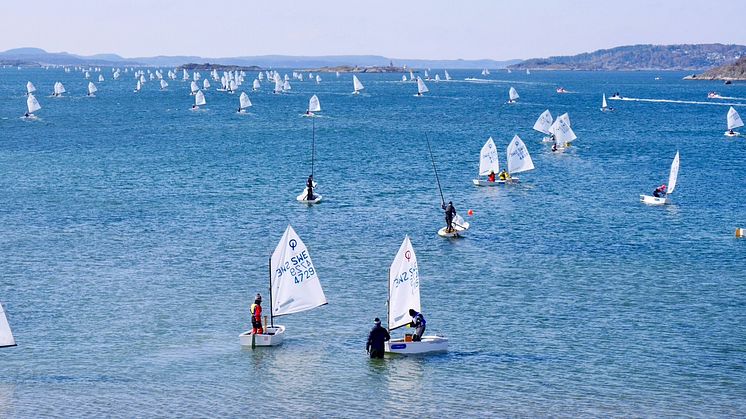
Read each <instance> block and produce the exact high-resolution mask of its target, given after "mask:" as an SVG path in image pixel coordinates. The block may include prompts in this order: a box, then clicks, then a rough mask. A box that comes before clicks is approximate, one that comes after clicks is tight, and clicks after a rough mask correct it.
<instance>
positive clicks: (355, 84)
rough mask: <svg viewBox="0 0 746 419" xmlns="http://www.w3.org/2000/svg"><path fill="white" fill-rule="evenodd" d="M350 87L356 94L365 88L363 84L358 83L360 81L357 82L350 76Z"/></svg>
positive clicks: (355, 78) (354, 77)
mask: <svg viewBox="0 0 746 419" xmlns="http://www.w3.org/2000/svg"><path fill="white" fill-rule="evenodd" d="M352 87H353V89H354V90H355V91H356V92H359V91H361V90H363V89H365V87H364V86H363V84H362V83H360V80H358V78H357V76H355V75H353V76H352Z"/></svg>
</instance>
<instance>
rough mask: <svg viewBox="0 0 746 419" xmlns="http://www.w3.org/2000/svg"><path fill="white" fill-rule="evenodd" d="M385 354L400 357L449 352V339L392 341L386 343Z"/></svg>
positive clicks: (424, 337) (427, 337)
mask: <svg viewBox="0 0 746 419" xmlns="http://www.w3.org/2000/svg"><path fill="white" fill-rule="evenodd" d="M385 352H386V353H390V354H400V355H422V354H431V353H438V352H448V339H447V338H444V337H442V336H423V337H422V340H421V341H419V342H405V341H404V339H392V340H390V341H388V342H386V348H385Z"/></svg>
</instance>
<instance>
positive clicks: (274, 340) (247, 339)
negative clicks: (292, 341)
mask: <svg viewBox="0 0 746 419" xmlns="http://www.w3.org/2000/svg"><path fill="white" fill-rule="evenodd" d="M238 338H239V340H240V341H241V346H250V347H255V346H280V345H282V341H283V340H284V339H285V326H281V325H277V326H274V327H268V328H267V330H266V331H265V333H262V334H256V335H255V334H253V333H251V331H250V330H248V331H246V332H243V333H241V334H240V335H238Z"/></svg>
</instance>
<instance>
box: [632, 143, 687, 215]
mask: <svg viewBox="0 0 746 419" xmlns="http://www.w3.org/2000/svg"><path fill="white" fill-rule="evenodd" d="M678 178H679V152H678V151H677V152H676V156H674V158H673V162H671V171H670V172H669V173H668V187H667V189H666V190H665V195H664V196H650V195H640V202H642V203H645V204H648V205H665V204H670V203H671V199H670V198H669V197H668V196H669V195H671V194H672V193H673V191H674V189H675V188H676V181H677V180H678ZM664 186H665V185H664Z"/></svg>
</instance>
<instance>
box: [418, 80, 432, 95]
mask: <svg viewBox="0 0 746 419" xmlns="http://www.w3.org/2000/svg"><path fill="white" fill-rule="evenodd" d="M429 91H430V89H428V88H427V86H426V85H425V82H424V81H422V79H421V78H420V76H417V94H416V95H415V96H418V97H422V95H423V94H424V93H427V92H429Z"/></svg>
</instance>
